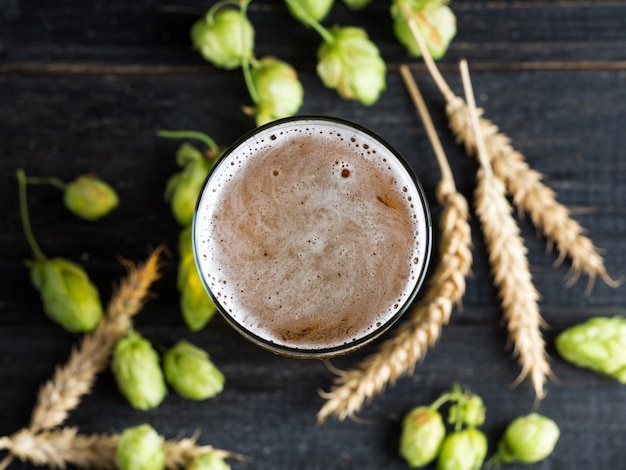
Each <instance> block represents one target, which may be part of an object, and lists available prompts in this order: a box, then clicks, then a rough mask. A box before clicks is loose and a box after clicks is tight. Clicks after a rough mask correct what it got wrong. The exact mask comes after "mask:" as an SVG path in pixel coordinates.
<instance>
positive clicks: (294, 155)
mask: <svg viewBox="0 0 626 470" xmlns="http://www.w3.org/2000/svg"><path fill="white" fill-rule="evenodd" d="M424 204H425V201H424V200H423V196H422V195H421V194H420V192H419V190H418V189H417V188H416V187H415V185H414V182H413V179H412V176H411V174H410V173H409V172H408V171H407V169H406V168H405V167H404V165H403V164H402V163H401V162H400V161H398V160H397V159H396V158H395V156H394V155H393V154H392V153H390V151H389V150H388V149H387V148H386V147H385V146H384V145H383V144H382V143H380V142H379V141H378V140H376V139H375V138H374V137H372V136H371V135H369V134H368V133H366V132H362V131H359V130H355V129H354V128H351V127H347V126H345V125H341V124H338V123H336V122H333V121H325V120H308V121H306V122H305V123H304V124H303V123H302V121H300V122H293V121H288V122H285V123H283V124H281V125H280V126H279V127H272V128H269V129H266V130H265V131H264V132H261V133H260V134H256V135H254V136H252V137H250V138H248V139H247V140H246V141H244V142H242V143H240V144H239V145H238V146H236V147H235V148H234V149H232V150H231V151H230V152H229V153H227V154H225V156H224V157H223V158H222V159H221V160H220V161H219V162H218V163H217V165H216V167H215V168H214V170H213V172H212V174H211V176H210V178H209V180H208V182H207V185H206V187H205V189H204V191H203V193H202V195H201V198H200V201H199V204H198V211H197V214H196V218H195V226H194V236H195V244H194V246H195V250H196V260H197V262H198V267H199V271H200V273H201V276H202V277H203V279H204V280H205V283H206V285H207V287H208V288H209V290H210V292H211V294H212V297H213V298H214V300H215V301H216V303H217V304H218V305H219V307H220V308H221V310H222V312H223V313H225V314H227V315H228V316H230V317H231V318H232V319H233V320H234V321H235V322H237V323H239V324H240V325H241V326H243V328H244V329H245V330H247V331H248V332H249V333H251V334H252V335H254V336H257V337H260V338H262V339H264V340H265V341H268V342H270V343H273V344H275V345H277V346H282V347H286V348H294V349H310V350H324V349H329V348H336V347H340V346H343V345H345V344H350V343H353V342H356V341H359V340H360V339H362V338H364V337H367V336H369V335H370V334H371V333H372V332H373V331H374V330H376V329H378V328H379V327H380V326H382V325H384V324H386V323H388V322H389V321H390V320H391V319H393V318H394V317H396V315H397V313H398V312H399V311H400V309H402V307H403V306H404V305H405V304H406V303H407V301H409V300H410V299H411V298H412V296H413V295H414V292H415V288H416V286H417V285H419V283H421V280H422V279H423V275H424V271H425V269H426V263H427V258H428V252H427V250H428V243H429V236H430V227H429V220H428V215H427V212H426V209H425V205H424Z"/></svg>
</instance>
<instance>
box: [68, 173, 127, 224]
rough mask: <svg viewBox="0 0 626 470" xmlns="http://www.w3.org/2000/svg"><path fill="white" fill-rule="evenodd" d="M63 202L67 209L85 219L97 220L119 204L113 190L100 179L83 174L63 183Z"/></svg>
mask: <svg viewBox="0 0 626 470" xmlns="http://www.w3.org/2000/svg"><path fill="white" fill-rule="evenodd" d="M63 202H64V204H65V207H67V209H68V210H69V211H70V212H72V213H74V214H76V215H77V216H78V217H81V218H82V219H85V220H89V221H92V220H97V219H99V218H101V217H104V216H105V215H107V214H109V212H111V211H112V210H113V209H115V208H116V207H117V206H118V204H119V199H118V197H117V193H116V192H115V190H114V189H113V188H112V187H111V186H109V185H108V184H107V183H105V182H104V181H102V180H101V179H98V178H96V177H95V176H91V175H83V176H79V177H78V178H76V179H75V180H74V181H72V182H70V183H68V184H67V185H65V187H64V190H63Z"/></svg>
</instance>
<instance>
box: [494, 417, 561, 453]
mask: <svg viewBox="0 0 626 470" xmlns="http://www.w3.org/2000/svg"><path fill="white" fill-rule="evenodd" d="M559 435H560V431H559V427H558V426H557V424H556V423H555V422H554V421H552V420H551V419H550V418H547V417H545V416H542V415H539V414H537V413H532V414H529V415H526V416H520V417H519V418H517V419H515V420H514V421H513V422H512V423H511V424H509V426H508V427H507V428H506V430H505V431H504V436H503V437H502V440H501V441H500V443H499V444H498V453H497V454H496V456H495V457H494V462H504V463H512V462H522V463H535V462H539V461H541V460H543V459H545V458H546V457H548V455H550V454H551V453H552V451H553V450H554V447H555V446H556V443H557V441H558V440H559Z"/></svg>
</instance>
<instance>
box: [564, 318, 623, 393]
mask: <svg viewBox="0 0 626 470" xmlns="http://www.w3.org/2000/svg"><path fill="white" fill-rule="evenodd" d="M555 345H556V350H557V351H558V353H559V354H560V355H561V357H562V358H563V359H565V360H566V361H569V362H571V363H572V364H575V365H577V366H579V367H584V368H587V369H591V370H593V371H595V372H598V373H600V374H605V375H609V376H611V377H613V378H615V379H617V380H618V381H619V382H621V383H623V384H626V318H623V317H613V318H608V317H596V318H592V319H590V320H588V321H586V322H585V323H581V324H580V325H576V326H573V327H571V328H568V329H567V330H565V331H563V332H562V333H561V334H559V335H558V336H557V338H556V342H555Z"/></svg>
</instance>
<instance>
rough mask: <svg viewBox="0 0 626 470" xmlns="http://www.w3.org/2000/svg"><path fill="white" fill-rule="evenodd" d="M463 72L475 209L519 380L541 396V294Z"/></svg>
mask: <svg viewBox="0 0 626 470" xmlns="http://www.w3.org/2000/svg"><path fill="white" fill-rule="evenodd" d="M461 75H462V77H463V87H464V89H465V96H466V99H467V103H468V109H469V120H470V123H471V125H472V132H473V133H474V139H475V144H476V148H477V157H478V160H479V162H480V166H481V168H480V169H479V171H478V175H477V185H476V190H475V193H474V195H475V205H476V213H477V215H478V217H479V219H480V223H481V228H482V232H483V235H484V237H485V242H486V245H487V251H488V253H489V263H490V266H491V272H492V274H493V278H494V283H495V285H496V287H497V289H498V293H499V295H500V299H501V303H502V311H503V315H504V318H505V320H506V322H507V328H508V331H509V339H510V342H511V343H512V344H513V354H514V356H516V357H518V359H519V362H520V364H521V366H522V371H521V373H520V376H519V378H518V381H521V380H523V379H524V378H525V377H526V376H530V380H531V383H532V385H533V388H534V390H535V394H536V396H537V398H538V399H539V400H541V399H543V397H544V396H545V391H544V385H545V382H546V377H547V376H548V375H549V374H550V373H551V372H550V365H549V364H548V360H547V354H546V352H545V343H544V340H543V338H542V336H541V331H540V328H541V327H542V326H545V324H544V321H543V320H542V318H541V313H540V311H539V303H538V302H539V293H538V292H537V289H536V288H535V286H534V284H533V281H532V276H531V273H530V268H529V266H528V259H527V257H526V253H527V249H526V246H525V245H524V240H523V239H522V237H521V235H520V229H519V226H518V225H517V223H516V222H515V219H514V218H513V214H512V212H513V208H512V207H511V205H510V204H509V201H508V200H507V198H506V188H505V186H504V183H503V182H502V180H501V179H500V178H499V177H498V176H497V175H496V174H494V172H493V171H492V168H491V164H490V162H489V156H488V150H487V146H486V144H485V141H484V139H483V136H482V133H481V128H480V125H479V123H478V113H477V111H476V105H475V102H474V94H473V91H472V86H471V83H470V78H469V71H468V67H467V62H465V61H462V62H461Z"/></svg>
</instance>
